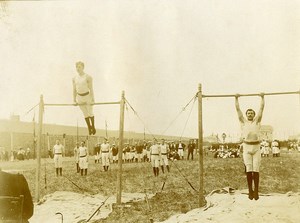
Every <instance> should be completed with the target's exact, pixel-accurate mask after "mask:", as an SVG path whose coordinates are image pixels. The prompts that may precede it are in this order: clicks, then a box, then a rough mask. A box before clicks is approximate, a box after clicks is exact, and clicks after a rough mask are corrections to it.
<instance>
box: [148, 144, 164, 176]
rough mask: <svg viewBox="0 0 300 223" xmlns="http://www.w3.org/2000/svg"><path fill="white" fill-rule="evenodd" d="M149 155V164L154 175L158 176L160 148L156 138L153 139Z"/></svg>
mask: <svg viewBox="0 0 300 223" xmlns="http://www.w3.org/2000/svg"><path fill="white" fill-rule="evenodd" d="M150 155H151V164H152V168H153V173H154V176H156V177H157V176H158V174H159V160H160V155H161V154H160V148H159V145H158V144H157V140H156V139H154V141H153V145H152V146H151V147H150Z"/></svg>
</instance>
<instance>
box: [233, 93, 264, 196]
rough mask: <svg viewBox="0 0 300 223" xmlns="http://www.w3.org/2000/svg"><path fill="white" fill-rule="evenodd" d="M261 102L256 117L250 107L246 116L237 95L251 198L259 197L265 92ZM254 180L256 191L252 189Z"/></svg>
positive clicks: (236, 100) (236, 105)
mask: <svg viewBox="0 0 300 223" xmlns="http://www.w3.org/2000/svg"><path fill="white" fill-rule="evenodd" d="M260 97H261V103H260V109H259V112H258V115H257V116H256V117H255V111H254V110H253V109H248V110H247V111H246V118H244V116H243V113H242V111H241V109H240V105H239V101H238V98H239V95H236V96H235V107H236V111H237V113H238V118H239V121H240V124H241V129H242V138H243V140H244V143H243V160H244V164H245V166H246V174H247V183H248V189H249V195H248V198H249V199H250V200H253V198H254V199H255V200H258V199H259V196H258V186H259V167H260V162H261V155H260V142H259V130H260V123H261V119H262V114H263V110H264V105H265V100H264V94H263V93H262V94H260ZM252 181H254V191H253V189H252Z"/></svg>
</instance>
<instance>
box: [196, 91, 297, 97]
mask: <svg viewBox="0 0 300 223" xmlns="http://www.w3.org/2000/svg"><path fill="white" fill-rule="evenodd" d="M263 94H264V95H283V94H300V91H292V92H274V93H263ZM236 95H237V94H214V95H202V97H203V98H225V97H235V96H236ZM238 95H239V97H244V96H260V95H261V94H260V93H259V94H238Z"/></svg>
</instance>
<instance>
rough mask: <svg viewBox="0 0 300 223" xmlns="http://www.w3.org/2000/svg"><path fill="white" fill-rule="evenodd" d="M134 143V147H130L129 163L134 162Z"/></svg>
mask: <svg viewBox="0 0 300 223" xmlns="http://www.w3.org/2000/svg"><path fill="white" fill-rule="evenodd" d="M135 153H136V143H135V145H132V146H131V147H130V162H132V163H133V162H134V161H135V157H136V154H135Z"/></svg>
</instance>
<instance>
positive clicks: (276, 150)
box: [271, 139, 280, 157]
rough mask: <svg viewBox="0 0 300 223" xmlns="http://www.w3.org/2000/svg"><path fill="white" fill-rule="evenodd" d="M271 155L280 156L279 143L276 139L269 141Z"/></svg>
mask: <svg viewBox="0 0 300 223" xmlns="http://www.w3.org/2000/svg"><path fill="white" fill-rule="evenodd" d="M271 147H272V154H273V157H278V156H280V144H279V141H278V140H275V139H274V140H273V141H272V143H271Z"/></svg>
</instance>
